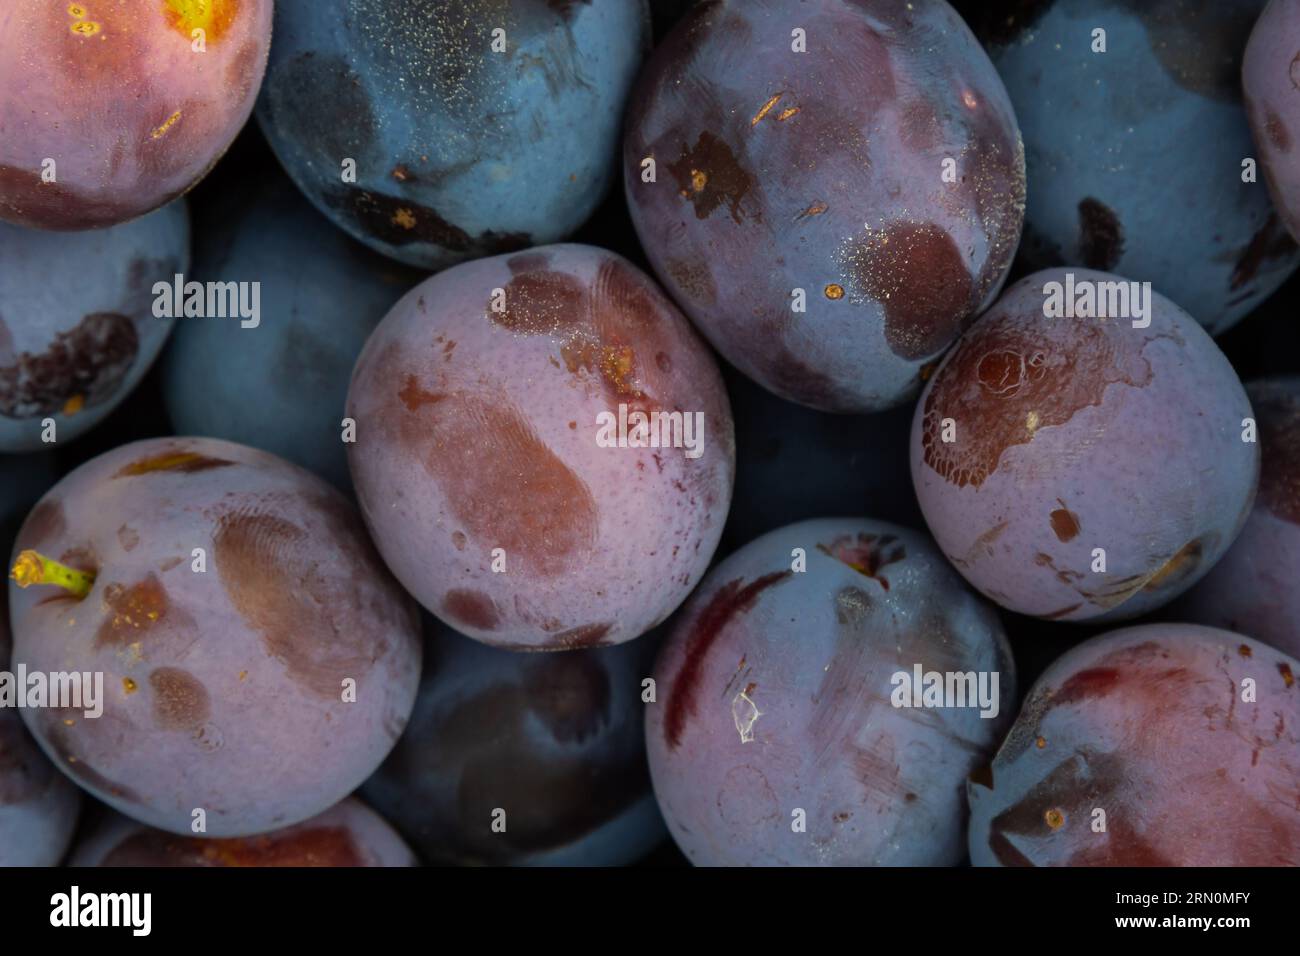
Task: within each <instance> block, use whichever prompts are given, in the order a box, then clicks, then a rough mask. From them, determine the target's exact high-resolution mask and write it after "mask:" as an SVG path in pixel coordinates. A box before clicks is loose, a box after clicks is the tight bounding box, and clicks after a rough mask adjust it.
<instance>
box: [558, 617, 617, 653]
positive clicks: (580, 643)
mask: <svg viewBox="0 0 1300 956" xmlns="http://www.w3.org/2000/svg"><path fill="white" fill-rule="evenodd" d="M613 627H614V622H613V621H605V622H604V623H603V624H583V625H582V626H580V627H571V628H569V629H568V630H565V631H560V632H559V633H558V634H556V635H555V637H554V638H552V643H554V644H555V645H556V646H558V647H563V648H568V649H573V648H582V647H601V646H603V645H604V644H606V643H608V642H607V641H606V640H605V635H607V634H608V633H609V632H610V630H611V629H612V628H613Z"/></svg>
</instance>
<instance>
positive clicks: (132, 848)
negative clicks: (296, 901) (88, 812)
mask: <svg viewBox="0 0 1300 956" xmlns="http://www.w3.org/2000/svg"><path fill="white" fill-rule="evenodd" d="M361 865H362V857H361V852H360V850H359V849H358V847H357V845H356V842H355V841H354V840H353V839H352V835H351V834H350V833H349V832H348V830H347V829H346V828H345V827H324V826H308V827H295V828H293V829H291V830H290V831H288V832H287V833H270V834H266V835H265V836H255V837H243V838H233V839H232V838H225V839H222V838H217V839H200V838H197V837H182V836H176V835H174V834H171V833H164V832H163V831H161V830H153V829H142V830H140V831H138V832H136V833H132V834H131V835H129V836H127V837H126V838H125V839H123V840H122V841H121V842H120V843H118V844H117V845H115V846H114V847H113V848H112V849H111V850H109V851H108V853H107V854H106V855H105V857H104V859H103V861H102V862H101V863H100V866H132V867H135V866H239V867H245V866H257V867H268V866H361Z"/></svg>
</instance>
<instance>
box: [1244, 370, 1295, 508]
mask: <svg viewBox="0 0 1300 956" xmlns="http://www.w3.org/2000/svg"><path fill="white" fill-rule="evenodd" d="M1249 393H1250V401H1251V405H1252V406H1253V407H1254V410H1255V418H1256V421H1257V423H1258V426H1259V448H1260V454H1261V456H1262V464H1261V468H1260V474H1259V504H1260V505H1262V506H1263V507H1265V508H1267V509H1268V510H1269V511H1270V512H1272V513H1273V514H1274V515H1276V516H1277V517H1279V518H1281V519H1282V520H1283V521H1289V522H1290V523H1291V524H1297V525H1300V391H1298V390H1288V389H1287V388H1286V387H1285V386H1279V385H1274V384H1272V383H1266V382H1260V383H1252V384H1251V386H1250V388H1249Z"/></svg>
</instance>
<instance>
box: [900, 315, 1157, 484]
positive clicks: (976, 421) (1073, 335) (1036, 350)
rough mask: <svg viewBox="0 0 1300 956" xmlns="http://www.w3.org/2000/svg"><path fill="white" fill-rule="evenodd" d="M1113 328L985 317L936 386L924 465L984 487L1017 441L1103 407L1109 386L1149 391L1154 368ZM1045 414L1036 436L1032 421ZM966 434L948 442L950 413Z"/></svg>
mask: <svg viewBox="0 0 1300 956" xmlns="http://www.w3.org/2000/svg"><path fill="white" fill-rule="evenodd" d="M1112 326H1113V324H1112V325H1102V324H1100V323H1095V322H1044V321H1043V320H1042V316H1041V313H1039V314H1038V315H1034V314H1033V312H1032V310H1031V311H1029V312H1027V313H1025V314H1008V313H1003V314H1001V315H989V316H987V317H986V318H985V319H984V320H982V321H980V322H978V323H976V324H975V325H974V326H973V327H972V328H971V329H970V330H969V331H968V332H967V334H966V336H965V338H964V339H963V340H962V341H961V343H960V344H959V345H958V346H957V348H956V350H955V351H954V352H953V353H952V355H951V357H950V358H949V359H948V362H947V364H946V365H945V366H944V368H943V370H942V371H941V372H940V373H939V374H938V375H937V376H936V377H935V379H934V381H933V383H932V384H931V388H930V393H929V395H928V396H927V397H926V399H925V413H924V418H923V420H922V434H921V444H922V449H923V454H924V461H925V463H926V465H927V466H929V467H930V468H931V469H933V470H934V471H935V472H936V473H937V474H938V475H939V476H940V477H941V478H943V479H944V480H946V481H948V482H950V483H952V484H954V485H957V486H958V487H965V486H966V485H970V486H972V487H975V488H978V487H979V486H980V485H982V484H983V483H984V482H985V481H986V480H987V479H988V477H989V476H990V475H991V474H993V472H995V471H996V470H997V468H998V465H999V463H1000V461H1001V459H1002V455H1003V453H1004V452H1005V451H1006V450H1007V449H1008V448H1011V447H1012V446H1015V445H1025V444H1029V443H1030V442H1031V441H1032V440H1033V438H1034V435H1035V434H1038V433H1041V431H1042V429H1044V428H1047V427H1053V426H1060V425H1064V424H1065V423H1066V422H1068V421H1070V419H1072V418H1073V417H1074V416H1075V414H1077V413H1078V412H1080V411H1081V410H1083V409H1084V408H1088V407H1091V406H1097V405H1100V404H1101V402H1102V398H1103V396H1104V394H1105V390H1106V387H1107V386H1108V385H1111V384H1115V383H1123V384H1126V385H1130V386H1133V387H1134V388H1141V387H1144V386H1146V385H1147V384H1149V383H1150V381H1151V367H1150V365H1149V364H1148V363H1147V362H1146V360H1145V359H1144V358H1142V356H1141V354H1140V352H1139V351H1138V350H1137V349H1136V348H1135V347H1134V344H1132V343H1131V342H1130V341H1129V340H1128V339H1126V338H1125V337H1124V336H1123V334H1122V333H1120V332H1118V331H1115V329H1114V328H1113V327H1112ZM1031 411H1032V412H1036V413H1037V415H1038V427H1037V428H1036V429H1035V430H1034V431H1033V432H1030V431H1029V430H1028V429H1026V428H1025V422H1026V420H1027V419H1028V416H1029V413H1030V412H1031ZM949 416H951V417H954V418H958V419H959V420H960V422H961V426H962V427H961V429H960V440H959V441H955V442H944V441H942V427H943V426H942V422H943V419H944V418H945V417H949Z"/></svg>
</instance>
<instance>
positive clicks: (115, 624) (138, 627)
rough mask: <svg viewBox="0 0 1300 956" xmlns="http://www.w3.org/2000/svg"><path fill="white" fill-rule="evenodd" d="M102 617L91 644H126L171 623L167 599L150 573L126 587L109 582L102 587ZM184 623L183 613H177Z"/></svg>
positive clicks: (101, 646) (160, 585)
mask: <svg viewBox="0 0 1300 956" xmlns="http://www.w3.org/2000/svg"><path fill="white" fill-rule="evenodd" d="M103 603H104V618H103V621H101V622H100V625H99V629H98V630H97V631H96V632H95V647H96V649H98V648H103V647H126V646H127V645H129V644H134V643H135V642H137V641H140V640H142V639H143V638H145V637H148V636H149V635H150V634H151V633H152V632H153V631H154V629H155V628H161V627H164V626H166V625H168V624H169V623H180V621H179V620H178V621H177V622H172V621H170V620H169V616H170V613H171V611H172V605H171V599H170V597H168V594H167V589H166V588H165V587H163V584H162V582H161V581H159V580H158V577H157V575H154V574H150V575H148V576H147V577H145V578H143V579H142V580H140V581H137V582H136V583H135V584H132V585H131V586H130V587H127V586H126V585H123V584H116V583H114V584H109V585H107V586H105V588H104V596H103ZM180 617H181V618H184V619H185V620H186V621H187V622H188V623H192V621H189V619H188V618H187V616H185V615H181V616H180Z"/></svg>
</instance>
